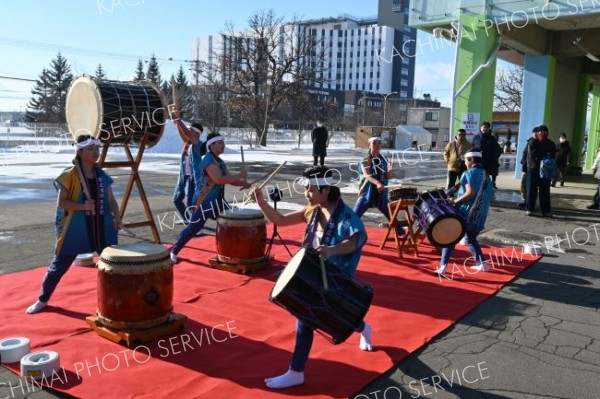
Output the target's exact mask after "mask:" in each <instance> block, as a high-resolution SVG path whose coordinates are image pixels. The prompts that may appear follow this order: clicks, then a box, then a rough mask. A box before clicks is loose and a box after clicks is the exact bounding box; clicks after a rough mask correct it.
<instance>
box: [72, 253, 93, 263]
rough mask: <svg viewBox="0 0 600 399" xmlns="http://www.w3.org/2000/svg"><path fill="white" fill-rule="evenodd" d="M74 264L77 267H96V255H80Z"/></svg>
mask: <svg viewBox="0 0 600 399" xmlns="http://www.w3.org/2000/svg"><path fill="white" fill-rule="evenodd" d="M74 263H75V266H94V254H93V253H91V254H79V255H77V257H76V258H75V262H74Z"/></svg>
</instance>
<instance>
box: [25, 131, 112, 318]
mask: <svg viewBox="0 0 600 399" xmlns="http://www.w3.org/2000/svg"><path fill="white" fill-rule="evenodd" d="M101 144H102V143H101V142H100V140H98V139H95V138H93V137H92V136H89V135H83V136H79V137H78V139H77V143H76V147H77V153H76V156H75V159H73V164H74V166H72V167H70V168H68V169H65V171H64V172H63V173H61V175H60V176H58V177H57V178H56V180H55V181H54V187H55V188H56V190H57V191H58V200H57V203H58V206H57V208H56V222H55V223H56V228H55V230H56V244H55V248H54V259H53V260H52V263H51V264H50V267H48V271H47V272H46V276H45V277H44V281H43V283H42V289H41V292H40V295H39V297H38V300H37V301H36V302H35V303H34V304H33V305H31V306H30V307H28V308H27V313H30V314H32V313H37V312H39V311H40V310H42V309H43V308H45V307H46V305H47V303H48V300H49V299H50V296H51V295H52V293H53V292H54V290H55V289H56V286H57V285H58V283H59V281H60V279H61V278H62V276H63V275H64V274H65V273H66V272H67V270H69V267H70V266H71V264H72V263H73V261H74V260H75V258H76V257H77V255H78V254H83V253H89V252H97V253H101V252H102V250H103V249H104V248H106V247H107V246H109V245H113V244H117V232H118V230H119V229H120V228H121V227H122V226H121V219H120V216H119V205H118V204H117V201H116V200H115V197H114V195H113V191H112V188H111V185H112V183H113V179H112V178H111V177H110V176H109V175H108V174H106V173H105V172H104V171H103V170H102V169H100V168H99V167H98V166H96V161H97V160H98V157H99V156H100V145H101ZM84 184H85V187H84V186H83V185H84ZM88 194H89V196H90V197H91V198H87V195H88Z"/></svg>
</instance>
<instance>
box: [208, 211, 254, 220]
mask: <svg viewBox="0 0 600 399" xmlns="http://www.w3.org/2000/svg"><path fill="white" fill-rule="evenodd" d="M263 216H264V215H263V213H262V211H259V210H256V209H228V210H226V211H225V212H223V213H221V214H220V215H219V217H220V218H223V219H232V220H250V219H262V218H263Z"/></svg>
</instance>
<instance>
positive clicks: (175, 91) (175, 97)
mask: <svg viewBox="0 0 600 399" xmlns="http://www.w3.org/2000/svg"><path fill="white" fill-rule="evenodd" d="M171 94H172V95H173V104H174V105H175V107H177V90H176V89H175V79H173V78H171Z"/></svg>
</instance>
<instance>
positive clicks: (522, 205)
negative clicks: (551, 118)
mask: <svg viewBox="0 0 600 399" xmlns="http://www.w3.org/2000/svg"><path fill="white" fill-rule="evenodd" d="M537 132H538V127H537V126H536V127H534V128H533V130H532V131H531V137H530V138H528V139H527V142H526V143H525V149H524V150H523V155H521V165H522V167H523V173H521V198H522V199H523V202H520V203H519V204H518V205H519V208H525V206H527V148H528V145H529V142H530V141H531V140H537Z"/></svg>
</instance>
